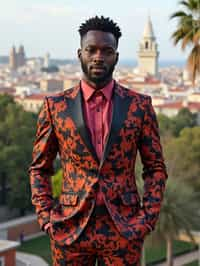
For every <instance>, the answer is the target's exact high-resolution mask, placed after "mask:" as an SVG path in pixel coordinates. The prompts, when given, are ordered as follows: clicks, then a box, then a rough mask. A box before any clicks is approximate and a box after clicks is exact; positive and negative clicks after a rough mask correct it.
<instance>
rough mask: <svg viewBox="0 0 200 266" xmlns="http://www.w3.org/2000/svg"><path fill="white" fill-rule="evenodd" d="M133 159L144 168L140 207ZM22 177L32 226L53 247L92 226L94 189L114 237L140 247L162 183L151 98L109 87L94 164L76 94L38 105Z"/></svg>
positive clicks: (152, 219)
mask: <svg viewBox="0 0 200 266" xmlns="http://www.w3.org/2000/svg"><path fill="white" fill-rule="evenodd" d="M137 151H139V153H140V156H141V160H142V163H143V166H144V168H143V179H144V188H145V192H144V195H143V199H140V197H139V194H138V191H137V186H136V179H135V174H134V169H135V161H136V155H137ZM57 153H59V156H60V159H61V164H62V170H63V179H62V191H61V195H60V198H59V204H58V205H57V206H54V200H53V198H52V190H51V182H50V176H51V175H53V173H54V171H53V161H54V159H55V157H56V155H57ZM29 172H30V179H31V189H32V202H33V204H34V205H35V207H36V213H37V215H38V222H39V224H40V226H41V228H42V229H43V227H44V225H45V224H46V223H48V222H50V223H51V224H52V228H51V237H52V239H53V241H54V244H55V245H60V246H70V245H73V243H76V241H78V238H79V236H80V235H81V233H82V232H83V231H84V230H86V226H87V224H88V223H89V220H90V219H92V216H93V211H94V209H95V199H96V192H97V190H98V189H100V190H101V191H102V193H103V200H104V203H105V206H106V209H107V210H108V214H109V216H110V219H111V222H112V223H113V225H114V226H115V229H116V230H117V231H118V232H119V234H120V235H121V236H122V237H123V238H124V239H126V240H127V241H136V242H137V241H143V240H144V237H145V236H146V235H147V234H148V233H149V232H150V231H151V230H153V229H154V227H155V224H156V221H157V220H158V216H159V212H160V207H161V202H162V198H163V193H164V189H165V181H166V178H167V173H166V168H165V164H164V160H163V155H162V148H161V145H160V138H159V133H158V125H157V120H156V116H155V112H154V110H153V107H152V104H151V98H150V97H149V96H147V95H143V94H139V93H136V92H134V91H132V90H128V89H126V88H124V87H122V86H121V85H119V84H118V83H115V88H114V95H113V114H112V121H111V129H110V133H109V135H108V137H107V141H106V145H105V149H104V153H103V157H102V159H101V161H99V160H98V158H97V156H96V153H95V149H94V147H93V146H92V143H91V139H90V136H89V132H88V129H87V128H86V126H85V122H84V117H83V111H82V95H81V89H80V86H79V85H78V86H76V87H74V88H72V89H69V90H67V91H64V92H61V93H58V94H56V95H55V96H51V97H46V98H45V100H44V104H43V107H42V109H41V111H40V114H39V119H38V125H37V134H36V140H35V143H34V150H33V161H32V164H31V166H30V168H29ZM115 229H114V230H115ZM105 238H106V235H105ZM54 255H55V254H54ZM54 265H64V264H56V263H55V264H54ZM69 265H71V264H69ZM74 265H76V264H74ZM77 265H78V264H77ZM84 265H87V264H84ZM88 265H89V264H88ZM102 265H103V264H102ZM106 265H107V264H106ZM108 265H115V264H108ZM119 265H128V264H119ZM130 265H133V264H130Z"/></svg>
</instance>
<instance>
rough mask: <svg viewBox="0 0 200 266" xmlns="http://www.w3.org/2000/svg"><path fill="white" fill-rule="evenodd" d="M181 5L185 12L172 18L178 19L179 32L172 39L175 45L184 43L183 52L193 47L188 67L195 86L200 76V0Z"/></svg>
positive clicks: (176, 13) (179, 12) (187, 1)
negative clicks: (199, 75)
mask: <svg viewBox="0 0 200 266" xmlns="http://www.w3.org/2000/svg"><path fill="white" fill-rule="evenodd" d="M180 5H181V6H182V7H183V9H184V10H179V11H177V12H175V13H173V14H172V15H171V16H170V19H174V18H176V19H178V25H177V30H176V31H175V32H174V33H173V34H172V39H173V40H174V44H175V45H177V44H178V43H179V42H182V45H181V47H182V50H185V48H186V47H188V46H192V50H191V51H190V54H189V57H188V59H187V65H188V70H189V72H190V73H191V77H192V83H193V85H194V84H195V80H196V77H197V75H198V74H200V0H186V1H180Z"/></svg>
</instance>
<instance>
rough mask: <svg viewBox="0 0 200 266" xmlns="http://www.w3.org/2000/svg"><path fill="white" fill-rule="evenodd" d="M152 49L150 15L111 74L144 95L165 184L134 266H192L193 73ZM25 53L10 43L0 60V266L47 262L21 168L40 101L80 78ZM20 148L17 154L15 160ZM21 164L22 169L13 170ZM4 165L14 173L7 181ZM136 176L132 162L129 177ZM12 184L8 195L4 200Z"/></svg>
mask: <svg viewBox="0 0 200 266" xmlns="http://www.w3.org/2000/svg"><path fill="white" fill-rule="evenodd" d="M196 1H199V0H196ZM199 29H200V27H199ZM199 36H200V35H199ZM0 45H1V44H0ZM159 47H160V43H159V38H158V37H157V34H156V31H155V24H154V23H153V19H152V16H151V15H150V14H149V15H147V16H146V18H145V25H144V27H143V31H142V32H141V39H140V41H139V42H138V43H137V57H136V58H135V59H134V57H130V60H129V61H126V60H120V61H119V63H118V65H117V67H116V69H115V71H114V79H115V80H116V81H117V82H119V83H120V84H121V85H122V86H124V87H126V88H128V89H129V90H133V91H136V92H138V93H141V94H146V95H149V96H151V99H152V104H153V107H154V110H155V112H156V114H157V117H158V122H159V127H160V134H161V141H162V144H163V147H164V154H165V157H166V162H167V167H168V174H169V179H170V180H169V188H168V190H167V192H166V201H164V205H163V211H162V212H161V217H163V219H160V220H161V221H160V223H159V225H158V229H157V231H156V232H155V236H153V237H152V238H151V237H149V239H147V241H146V243H145V248H144V249H143V257H142V263H141V265H142V266H145V265H157V266H158V265H160V266H161V265H162V266H164V265H167V266H172V265H188V266H196V265H199V262H200V255H199V254H200V253H199V252H200V251H199V250H200V228H199V226H198V224H199V219H200V214H199V212H198V210H197V208H198V204H199V195H198V194H199V188H200V182H199V174H200V168H199V159H200V153H199V150H200V149H199V148H200V140H199V139H200V72H198V71H197V74H196V76H195V81H194V79H193V76H192V73H191V71H190V69H189V66H188V64H187V62H186V61H182V62H181V64H176V63H174V62H173V60H171V63H170V60H169V61H168V62H167V63H166V64H164V63H163V62H161V60H160V59H161V57H162V55H161V52H160V49H159ZM27 50H28V49H27V47H26V46H25V45H24V43H23V42H21V43H19V44H18V45H16V44H13V43H10V47H9V48H8V53H7V54H3V55H1V56H0V114H1V116H2V117H1V119H0V137H1V138H2V140H0V147H1V148H2V149H1V150H2V151H1V152H0V164H1V165H2V167H1V166H0V266H15V265H16V266H28V265H29V266H48V265H51V264H50V263H51V258H50V244H49V239H48V237H47V236H46V235H45V234H44V233H43V232H41V231H40V228H39V226H38V223H37V217H36V215H35V214H34V210H33V208H32V207H31V202H28V203H27V204H26V202H27V201H29V200H28V199H29V198H30V188H28V186H29V185H28V184H29V180H28V179H29V178H28V173H27V167H28V165H29V163H30V157H29V155H30V156H31V154H30V151H31V149H32V145H31V144H32V143H33V140H34V135H35V130H36V123H37V116H38V113H39V111H40V109H41V107H42V104H43V102H44V98H45V97H47V96H52V95H55V94H57V93H59V92H62V91H66V90H69V89H70V88H72V87H73V86H75V85H77V84H79V82H80V79H81V77H82V72H81V66H80V63H79V61H78V59H72V58H69V59H66V58H65V59H58V58H55V57H54V56H52V51H50V50H49V51H48V50H47V51H46V52H45V53H44V55H43V56H41V55H38V56H31V55H29V54H28V52H27ZM131 58H132V59H131ZM199 62H200V61H199ZM199 69H200V68H199ZM8 112H10V114H8ZM11 112H12V114H11ZM18 115H19V116H20V118H19V119H16V121H15V122H14V120H15V118H17V116H18ZM26 115H27V117H26ZM20 119H21V120H20ZM23 119H24V120H23ZM26 119H27V121H28V119H29V122H27V121H26ZM23 121H24V122H25V121H26V125H25V124H24V125H25V126H24V129H23ZM1 122H2V124H1ZM21 122H22V124H20V123H21ZM11 125H12V126H11ZM15 130H16V134H15V132H14V131H15ZM18 130H19V133H18ZM23 130H24V131H23ZM29 130H30V132H29ZM13 132H14V133H13ZM23 132H25V133H23ZM26 132H27V136H24V135H23V134H26ZM15 135H16V136H15ZM20 138H21V139H20ZM12 140H13V143H12ZM14 140H17V143H16V147H15V145H14V144H15V143H14ZM20 145H21V146H20ZM23 145H24V151H23V152H22V151H20V152H21V153H19V154H20V155H18V152H19V150H20V149H21V148H20V147H23ZM26 146H27V147H26ZM28 146H29V147H28ZM15 156H16V158H17V159H16V162H14V161H15ZM27 156H28V157H27ZM9 158H10V159H9ZM24 158H25V159H26V160H24ZM23 160H24V161H25V163H24V162H22V161H23ZM8 161H11V162H8ZM21 163H22V165H23V166H21V168H23V169H21V170H18V169H19V168H20V164H21ZM55 164H56V166H55V168H56V170H57V172H56V174H55V175H54V176H53V178H52V186H53V187H55V188H53V193H54V196H55V198H56V197H58V198H59V188H58V187H59V186H60V183H61V181H60V180H61V176H62V173H61V170H60V165H59V158H56V163H55ZM57 164H58V165H57ZM5 167H10V169H11V170H10V171H11V172H12V171H13V172H14V173H13V174H11V177H9V174H10V172H8V173H6V171H5V170H4V169H5ZM136 168H137V167H136ZM20 171H21V172H20ZM141 172H142V168H141V164H140V162H139V163H138V169H136V174H137V175H140V174H141ZM15 174H16V176H17V177H19V180H18V179H16V177H15ZM24 180H25V181H24ZM171 180H172V181H171ZM20 182H21V183H20ZM23 182H24V183H23ZM22 183H23V185H21V188H20V184H22ZM13 187H14V194H15V195H14V196H12V197H11V199H10V198H9V197H10V194H9V193H10V191H12V190H13ZM20 191H21V192H23V193H24V194H25V191H26V193H27V195H24V194H23V193H22V194H20ZM173 200H175V201H174V204H173ZM169 209H170V211H168V210H169ZM179 212H180V213H181V214H180V215H179ZM184 212H185V213H184ZM178 215H179V216H178ZM165 218H166V219H165ZM167 219H169V220H167ZM180 224H182V226H181V225H180ZM44 246H45V248H44ZM114 266H118V265H114Z"/></svg>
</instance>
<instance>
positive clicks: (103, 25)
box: [78, 16, 122, 44]
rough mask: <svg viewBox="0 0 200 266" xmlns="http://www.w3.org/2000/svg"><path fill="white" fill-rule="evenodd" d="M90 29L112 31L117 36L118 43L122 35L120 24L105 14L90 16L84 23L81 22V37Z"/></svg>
mask: <svg viewBox="0 0 200 266" xmlns="http://www.w3.org/2000/svg"><path fill="white" fill-rule="evenodd" d="M90 30H97V31H98V30H99V31H104V32H109V33H112V34H113V35H114V36H115V39H116V41H117V44H118V41H119V38H120V37H121V36H122V33H121V30H120V28H119V26H118V25H117V23H115V22H114V21H113V20H112V19H110V18H105V17H103V16H101V17H98V16H95V17H92V18H89V19H88V20H86V21H85V22H84V23H82V24H81V26H80V27H79V30H78V31H79V34H80V36H81V39H82V38H83V36H84V35H86V34H87V32H88V31H90Z"/></svg>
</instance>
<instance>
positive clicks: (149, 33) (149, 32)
mask: <svg viewBox="0 0 200 266" xmlns="http://www.w3.org/2000/svg"><path fill="white" fill-rule="evenodd" d="M143 38H152V39H155V35H154V30H153V25H152V22H151V16H150V14H148V19H147V23H146V25H145V28H144V32H143Z"/></svg>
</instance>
